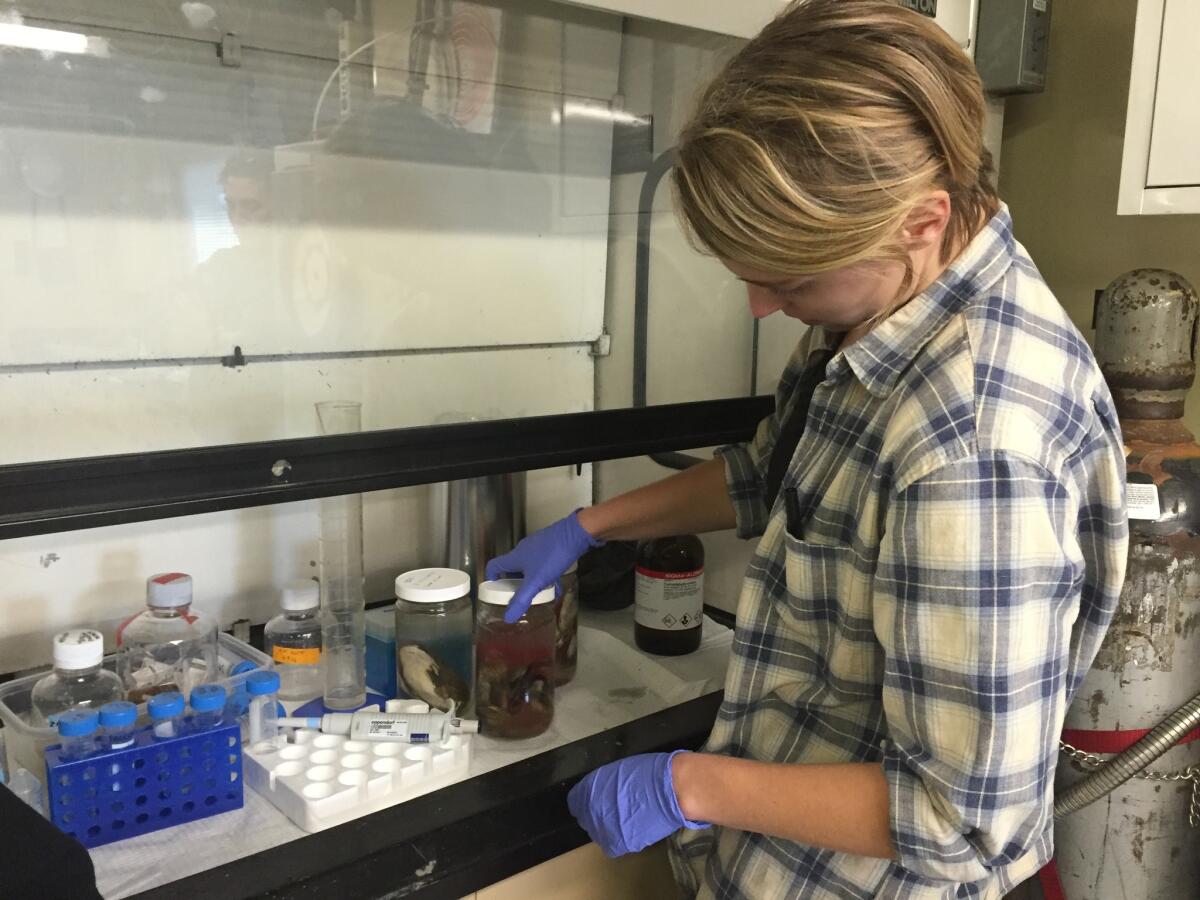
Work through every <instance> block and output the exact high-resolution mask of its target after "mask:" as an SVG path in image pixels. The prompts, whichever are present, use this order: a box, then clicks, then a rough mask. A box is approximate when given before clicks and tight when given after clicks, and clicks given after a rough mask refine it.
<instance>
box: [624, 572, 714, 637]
mask: <svg viewBox="0 0 1200 900" xmlns="http://www.w3.org/2000/svg"><path fill="white" fill-rule="evenodd" d="M634 572H635V578H636V581H635V593H634V600H635V604H636V605H635V607H634V612H633V618H634V621H635V622H637V623H638V624H639V625H643V626H645V627H646V628H656V629H658V630H659V631H686V630H687V629H689V628H695V627H696V626H697V625H699V624H700V617H701V616H702V615H703V614H704V570H703V569H697V570H696V571H694V572H656V571H654V570H653V569H647V568H645V567H644V566H638V567H637V568H636V569H635V570H634Z"/></svg>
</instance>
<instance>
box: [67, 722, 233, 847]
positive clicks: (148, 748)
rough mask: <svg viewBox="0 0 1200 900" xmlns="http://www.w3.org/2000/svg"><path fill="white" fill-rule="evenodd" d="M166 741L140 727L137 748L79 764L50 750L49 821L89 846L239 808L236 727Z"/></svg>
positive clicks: (211, 730) (91, 757) (186, 735)
mask: <svg viewBox="0 0 1200 900" xmlns="http://www.w3.org/2000/svg"><path fill="white" fill-rule="evenodd" d="M184 721H185V723H186V724H185V728H184V734H182V735H180V736H178V737H173V738H168V739H166V740H163V739H160V738H155V736H154V732H153V731H152V730H151V729H150V728H144V729H139V730H138V731H137V732H136V734H135V736H134V741H133V745H132V746H129V747H126V748H124V749H122V750H109V751H104V752H101V753H97V754H95V755H93V756H88V757H86V758H84V759H79V760H70V761H68V760H64V759H62V757H61V753H60V748H59V745H58V744H54V745H51V746H50V747H47V748H46V784H47V785H48V787H49V795H50V820H51V821H52V822H53V823H54V824H55V825H56V826H58V828H59V830H60V831H63V832H65V833H66V834H69V835H71V836H73V837H74V838H75V839H76V840H78V841H79V842H80V843H81V844H83V845H84V846H85V847H99V846H100V845H101V844H109V843H112V842H113V841H119V840H122V839H124V838H129V837H134V836H136V835H139V834H146V833H148V832H151V831H158V830H159V829H162V828H169V827H170V826H172V825H179V824H182V823H183V822H192V821H195V820H196V819H203V818H206V817H207V816H215V815H216V814H217V813H223V812H228V811H229V810H231V809H240V808H241V806H242V800H243V791H242V742H241V730H240V728H239V726H238V725H237V724H233V725H222V726H220V727H219V728H212V729H209V730H207V731H201V732H196V733H188V731H189V729H190V725H191V721H190V717H189V718H188V719H186V720H184Z"/></svg>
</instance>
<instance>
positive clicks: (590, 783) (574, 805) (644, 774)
mask: <svg viewBox="0 0 1200 900" xmlns="http://www.w3.org/2000/svg"><path fill="white" fill-rule="evenodd" d="M685 752H686V751H684V750H676V751H675V752H674V753H643V754H641V755H640V756H630V757H628V758H626V759H619V760H617V761H616V762H614V763H609V764H608V765H607V766H601V767H600V768H599V769H597V770H596V771H595V772H592V773H591V774H589V775H588V776H587V777H586V778H584V779H583V781H581V782H579V784H577V785H575V787H573V788H571V793H569V794H567V806H568V808H570V810H571V815H573V816H574V817H575V818H576V819H578V820H579V824H580V825H581V826H582V827H583V830H584V831H586V832H587V833H588V835H589V836H590V837H591V839H592V840H593V841H595V842H596V843H597V844H599V845H600V849H601V850H603V851H604V852H605V853H606V854H607V855H608V856H614V857H615V856H622V855H624V854H626V853H637V852H638V851H639V850H644V849H645V848H646V847H649V846H650V845H651V844H657V843H658V842H659V841H661V840H662V839H663V838H665V837H667V836H668V835H671V834H674V833H675V832H676V831H678V830H679V829H680V828H708V827H709V825H708V824H707V823H705V822H690V821H688V820H687V819H686V818H684V816H683V813H682V812H681V811H680V809H679V800H678V798H677V797H676V796H675V785H674V783H673V782H672V781H671V761H672V760H673V759H674V758H675V756H676V755H677V754H679V753H685Z"/></svg>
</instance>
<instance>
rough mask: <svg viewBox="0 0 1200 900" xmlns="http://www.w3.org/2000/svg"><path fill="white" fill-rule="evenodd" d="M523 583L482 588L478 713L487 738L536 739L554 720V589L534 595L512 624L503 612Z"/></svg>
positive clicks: (487, 583)
mask: <svg viewBox="0 0 1200 900" xmlns="http://www.w3.org/2000/svg"><path fill="white" fill-rule="evenodd" d="M520 584H521V582H520V581H509V580H504V581H485V582H484V583H483V584H481V585H480V586H479V613H478V619H477V621H476V632H475V714H476V716H477V717H478V718H479V721H480V723H481V731H482V733H483V734H485V735H487V736H489V737H496V738H513V739H519V738H530V737H534V736H536V735H539V734H541V733H542V732H544V731H545V730H546V729H547V728H549V727H550V722H551V721H552V720H553V718H554V644H555V640H554V639H555V631H556V623H555V617H554V588H552V587H549V588H546V589H545V590H544V591H542V592H540V593H539V594H538V595H537V596H535V597H534V598H533V604H532V605H531V606H530V607H529V611H528V612H526V613H525V615H524V616H522V617H521V618H520V619H518V620H517V621H516V622H514V623H513V624H511V625H509V624H508V623H507V622H505V621H504V612H505V610H506V609H507V608H508V604H509V602H510V601H511V600H512V598H513V594H515V593H516V591H517V588H519V587H520Z"/></svg>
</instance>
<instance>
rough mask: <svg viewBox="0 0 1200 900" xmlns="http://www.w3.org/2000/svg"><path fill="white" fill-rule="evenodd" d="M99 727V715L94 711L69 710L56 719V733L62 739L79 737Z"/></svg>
mask: <svg viewBox="0 0 1200 900" xmlns="http://www.w3.org/2000/svg"><path fill="white" fill-rule="evenodd" d="M99 727H100V714H99V713H97V712H96V711H95V710H94V709H69V710H67V711H66V712H65V713H63V714H62V715H61V716H59V717H58V733H59V734H60V735H62V736H63V737H81V736H83V735H85V734H91V733H92V732H94V731H95V730H96V729H97V728H99Z"/></svg>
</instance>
